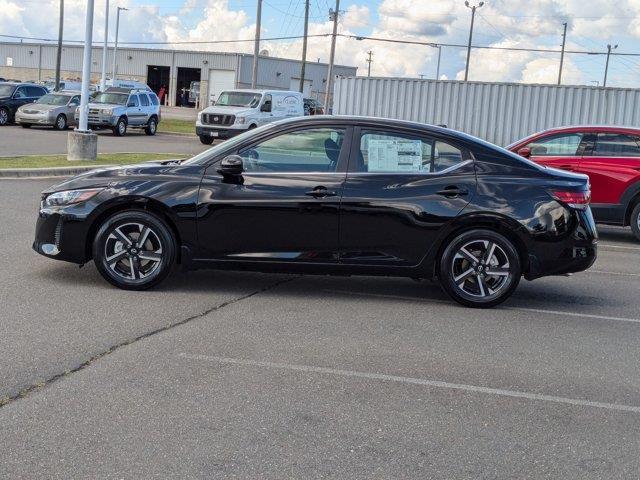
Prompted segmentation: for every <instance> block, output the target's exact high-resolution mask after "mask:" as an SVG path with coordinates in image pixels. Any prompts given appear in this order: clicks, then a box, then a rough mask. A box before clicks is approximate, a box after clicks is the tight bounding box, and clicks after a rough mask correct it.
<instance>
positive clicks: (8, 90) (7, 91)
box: [0, 84, 16, 97]
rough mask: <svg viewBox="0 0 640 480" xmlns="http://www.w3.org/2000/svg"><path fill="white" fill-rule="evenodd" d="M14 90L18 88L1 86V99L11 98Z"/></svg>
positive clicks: (7, 85)
mask: <svg viewBox="0 0 640 480" xmlns="http://www.w3.org/2000/svg"><path fill="white" fill-rule="evenodd" d="M14 88H16V87H15V86H14V85H9V84H4V85H2V84H0V97H10V96H11V94H12V93H13V89H14Z"/></svg>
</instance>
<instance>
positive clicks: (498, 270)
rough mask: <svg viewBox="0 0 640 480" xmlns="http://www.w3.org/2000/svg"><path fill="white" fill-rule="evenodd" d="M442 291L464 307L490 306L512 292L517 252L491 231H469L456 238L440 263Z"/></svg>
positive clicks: (516, 274)
mask: <svg viewBox="0 0 640 480" xmlns="http://www.w3.org/2000/svg"><path fill="white" fill-rule="evenodd" d="M438 272H439V279H440V284H441V285H442V288H443V290H444V291H445V292H446V293H447V295H449V296H450V297H451V298H452V299H453V300H455V301H456V302H458V303H460V304H462V305H465V306H467V307H479V308H489V307H493V306H495V305H498V304H499V303H502V302H504V301H505V300H506V299H507V298H509V297H510V296H511V294H512V293H513V292H514V290H515V289H516V287H517V286H518V283H519V282H520V276H521V275H522V267H521V264H520V257H519V255H518V252H517V250H516V248H515V246H514V245H513V243H511V241H510V240H508V239H507V238H506V237H504V236H503V235H500V234H499V233H497V232H494V231H492V230H484V229H477V230H469V231H466V232H463V233H461V234H460V235H458V236H457V237H455V238H454V239H453V240H452V241H451V242H450V243H449V244H448V245H447V247H446V249H445V250H444V252H443V254H442V257H441V258H440V264H439V270H438Z"/></svg>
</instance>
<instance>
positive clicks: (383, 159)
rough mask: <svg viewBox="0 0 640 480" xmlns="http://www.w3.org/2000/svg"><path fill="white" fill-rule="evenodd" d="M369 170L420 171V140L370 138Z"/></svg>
mask: <svg viewBox="0 0 640 480" xmlns="http://www.w3.org/2000/svg"><path fill="white" fill-rule="evenodd" d="M367 152H368V156H369V168H368V171H369V172H419V171H422V142H421V141H420V140H405V139H393V140H391V139H378V138H376V139H370V140H369V146H368V149H367Z"/></svg>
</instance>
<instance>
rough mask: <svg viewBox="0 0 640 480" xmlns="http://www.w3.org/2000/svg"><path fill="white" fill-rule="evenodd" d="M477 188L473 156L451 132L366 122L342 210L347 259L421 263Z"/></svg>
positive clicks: (342, 245)
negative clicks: (431, 133)
mask: <svg viewBox="0 0 640 480" xmlns="http://www.w3.org/2000/svg"><path fill="white" fill-rule="evenodd" d="M475 191H476V175H475V169H474V165H473V159H472V156H471V153H470V152H469V151H467V150H466V149H465V148H463V147H462V146H459V145H457V144H456V143H454V142H452V141H451V140H449V139H448V138H446V137H436V136H429V135H427V134H426V133H424V134H423V133H420V132H418V133H416V132H415V131H410V130H400V129H398V130H394V129H388V128H383V129H382V128H379V127H371V128H369V127H360V128H356V129H355V132H354V140H353V142H352V148H351V155H350V159H349V171H348V174H347V181H346V182H345V187H344V193H343V195H342V205H341V214H340V249H341V258H340V261H341V263H343V264H351V265H358V264H359V265H381V266H382V265H386V266H389V265H395V266H410V265H417V264H419V263H420V262H421V261H422V259H423V258H424V256H425V255H426V254H427V252H428V251H429V249H430V248H431V246H432V244H433V242H434V240H435V238H436V236H437V235H438V233H439V230H440V228H441V227H442V226H443V225H444V224H445V223H447V222H448V221H449V220H451V219H452V218H454V217H456V216H457V215H458V214H459V213H460V211H462V209H463V208H464V207H465V206H466V205H467V204H468V203H469V201H470V199H471V198H472V197H473V195H474V194H475Z"/></svg>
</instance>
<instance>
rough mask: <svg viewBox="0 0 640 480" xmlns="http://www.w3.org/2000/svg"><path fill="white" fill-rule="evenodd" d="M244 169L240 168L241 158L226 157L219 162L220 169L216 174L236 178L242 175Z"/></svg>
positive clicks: (235, 156)
mask: <svg viewBox="0 0 640 480" xmlns="http://www.w3.org/2000/svg"><path fill="white" fill-rule="evenodd" d="M243 171H244V168H242V157H241V156H239V155H228V156H226V157H224V158H223V159H222V160H221V161H220V168H218V173H219V174H220V175H223V176H224V175H230V176H237V175H242V172H243Z"/></svg>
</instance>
